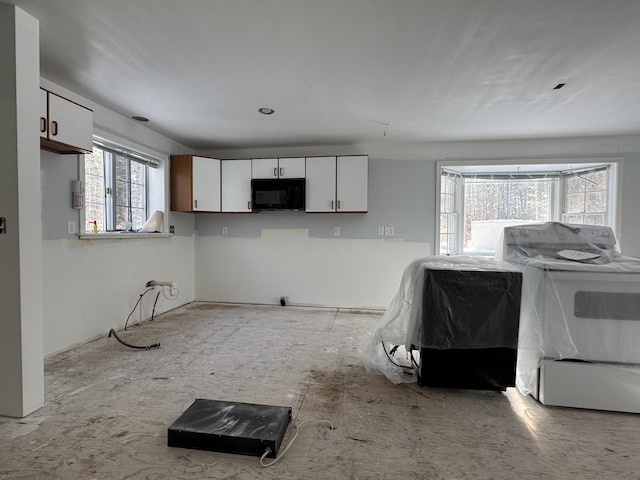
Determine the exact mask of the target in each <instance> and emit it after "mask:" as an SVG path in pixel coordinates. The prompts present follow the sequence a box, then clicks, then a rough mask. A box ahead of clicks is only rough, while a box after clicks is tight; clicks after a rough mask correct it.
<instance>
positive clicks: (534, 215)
mask: <svg viewBox="0 0 640 480" xmlns="http://www.w3.org/2000/svg"><path fill="white" fill-rule="evenodd" d="M464 182H465V183H464V185H465V196H464V228H465V231H464V252H466V253H483V254H492V253H493V252H495V249H496V246H497V244H498V241H499V239H500V235H501V234H502V230H503V229H504V227H506V226H510V225H517V224H521V223H527V222H534V223H537V222H547V221H549V219H550V218H549V212H550V211H551V208H550V207H551V206H550V203H549V202H550V198H551V188H552V182H553V180H550V179H504V178H496V179H485V178H465V180H464Z"/></svg>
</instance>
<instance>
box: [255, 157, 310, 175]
mask: <svg viewBox="0 0 640 480" xmlns="http://www.w3.org/2000/svg"><path fill="white" fill-rule="evenodd" d="M251 163H252V178H304V177H305V159H304V157H297V158H254V159H253V160H252V161H251Z"/></svg>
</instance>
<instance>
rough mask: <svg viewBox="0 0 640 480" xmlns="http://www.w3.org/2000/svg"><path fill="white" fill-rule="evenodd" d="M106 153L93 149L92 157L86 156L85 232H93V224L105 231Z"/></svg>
mask: <svg viewBox="0 0 640 480" xmlns="http://www.w3.org/2000/svg"><path fill="white" fill-rule="evenodd" d="M103 153H104V152H103V151H102V150H99V149H96V148H94V149H93V153H92V154H91V155H85V156H84V158H85V177H84V204H85V225H84V231H85V232H91V231H93V222H94V221H95V222H96V224H97V225H98V230H100V231H104V229H105V228H104V227H105V226H104V214H105V199H104V195H105V188H104V154H103Z"/></svg>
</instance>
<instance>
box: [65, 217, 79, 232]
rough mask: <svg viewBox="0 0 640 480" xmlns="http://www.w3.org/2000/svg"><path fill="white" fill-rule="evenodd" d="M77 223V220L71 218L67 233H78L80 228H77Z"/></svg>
mask: <svg viewBox="0 0 640 480" xmlns="http://www.w3.org/2000/svg"><path fill="white" fill-rule="evenodd" d="M76 225H77V224H76V222H75V221H73V220H69V221H68V222H67V233H68V234H69V235H75V234H77V233H78V229H77V227H76Z"/></svg>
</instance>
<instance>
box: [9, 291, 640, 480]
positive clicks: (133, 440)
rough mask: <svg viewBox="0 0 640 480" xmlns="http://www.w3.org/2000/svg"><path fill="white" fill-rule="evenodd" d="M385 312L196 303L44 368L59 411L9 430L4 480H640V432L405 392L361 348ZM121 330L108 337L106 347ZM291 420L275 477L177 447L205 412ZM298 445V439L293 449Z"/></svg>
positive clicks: (511, 403) (477, 397)
mask: <svg viewBox="0 0 640 480" xmlns="http://www.w3.org/2000/svg"><path fill="white" fill-rule="evenodd" d="M380 315H381V313H380V312H361V311H351V310H343V309H340V310H338V309H310V308H297V307H284V308H282V307H265V306H239V305H220V304H209V303H193V304H190V305H187V306H184V307H181V308H178V309H176V310H174V311H172V312H169V313H166V314H164V315H161V316H159V317H157V318H156V320H155V321H154V322H144V323H143V324H142V325H140V326H137V325H135V326H132V327H130V328H129V329H128V330H127V331H126V332H123V334H122V336H123V338H125V339H126V340H127V341H129V342H132V343H139V344H145V343H153V342H156V341H160V342H161V343H162V347H161V348H160V349H158V350H148V351H135V350H130V349H127V348H125V347H123V346H122V345H120V344H119V343H117V342H116V341H115V340H114V339H113V338H106V336H105V338H102V339H100V340H97V341H94V342H91V343H89V344H87V345H84V346H82V347H79V348H75V349H73V350H71V351H68V352H65V353H62V354H59V355H56V356H54V357H52V358H50V359H48V360H47V361H46V366H45V368H46V380H45V381H46V403H45V406H44V407H43V408H42V409H40V410H39V411H37V412H36V413H34V414H32V415H31V416H29V417H27V418H25V419H10V418H3V417H0V479H5V478H30V479H33V478H47V479H55V478H59V479H92V478H96V479H109V478H117V479H124V478H131V479H149V480H152V479H161V478H167V479H202V478H219V479H258V478H271V479H399V478H404V479H407V478H409V479H410V478H414V479H447V480H460V479H476V480H483V479H536V480H537V479H541V478H544V479H577V478H579V479H581V480H584V479H599V480H601V479H640V448H639V447H640V417H639V416H638V415H632V414H621V413H611V412H597V411H588V410H577V409H569V408H553V407H545V406H542V405H540V404H538V403H537V402H536V401H535V400H533V399H531V398H530V397H527V398H525V397H522V396H521V395H520V394H519V393H518V392H517V391H515V390H513V389H509V390H507V392H505V393H496V392H482V391H470V390H445V389H434V388H421V387H418V386H417V385H415V384H404V385H398V386H395V385H393V384H391V383H390V382H389V381H388V380H387V379H386V378H384V377H380V376H370V375H367V373H366V372H365V371H364V368H363V367H362V364H361V362H360V359H359V356H358V347H359V345H360V344H361V342H362V341H363V340H364V339H365V338H366V337H367V335H368V334H369V332H371V331H372V330H373V328H374V326H375V325H376V322H377V321H378V319H379V318H380ZM106 330H108V327H107V326H105V332H106ZM196 398H208V399H216V400H228V401H238V402H249V403H262V404H271V405H286V406H291V407H292V408H293V417H294V424H298V423H300V422H302V421H304V420H330V421H331V422H332V423H333V424H334V426H335V427H336V429H335V430H330V429H329V428H327V426H326V425H322V424H314V423H308V424H305V425H304V426H302V428H301V429H300V433H299V436H298V438H297V440H296V442H295V443H294V444H293V446H292V447H291V449H290V450H289V451H288V452H287V454H286V455H285V456H284V457H282V458H281V460H280V461H279V462H278V463H276V464H275V465H274V466H272V467H269V468H267V469H264V468H262V467H261V466H260V464H259V459H258V457H251V456H243V455H231V454H222V453H216V452H205V451H198V450H187V449H180V448H169V447H167V427H168V426H169V425H170V424H171V423H172V422H173V421H174V420H175V419H176V418H177V417H178V416H179V415H180V414H181V413H182V412H183V411H184V410H185V409H186V408H187V407H188V406H189V405H190V404H191V403H192V402H193V401H194V400H195V399H196ZM294 431H295V429H294V428H293V427H292V426H291V427H289V430H288V431H287V436H286V437H285V443H286V442H287V440H288V438H290V436H291V435H292V434H293V432H294Z"/></svg>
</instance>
